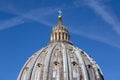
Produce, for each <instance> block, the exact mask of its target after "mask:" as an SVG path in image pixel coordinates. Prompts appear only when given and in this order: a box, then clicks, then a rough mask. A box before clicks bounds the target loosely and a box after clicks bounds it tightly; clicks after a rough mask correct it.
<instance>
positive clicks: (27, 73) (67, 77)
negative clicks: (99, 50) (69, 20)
mask: <svg viewBox="0 0 120 80" xmlns="http://www.w3.org/2000/svg"><path fill="white" fill-rule="evenodd" d="M58 19H59V22H58V25H57V26H56V27H55V28H53V31H52V34H51V41H50V44H49V45H48V46H46V47H45V48H43V49H41V50H39V51H38V52H36V53H35V54H33V55H32V56H31V57H30V58H29V59H28V61H27V62H26V64H25V65H24V67H23V68H22V70H21V72H20V74H19V77H18V80H104V78H103V74H102V72H101V70H100V68H99V66H98V65H97V64H96V62H95V61H94V60H93V59H92V58H91V57H89V56H88V54H86V53H85V52H84V51H82V50H81V49H79V48H77V47H75V46H74V45H73V44H71V43H70V41H69V39H70V36H69V33H68V30H67V28H65V27H64V26H63V24H62V20H61V19H62V16H59V17H58Z"/></svg>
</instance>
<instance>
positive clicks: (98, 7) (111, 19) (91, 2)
mask: <svg viewBox="0 0 120 80" xmlns="http://www.w3.org/2000/svg"><path fill="white" fill-rule="evenodd" d="M85 1H86V2H87V5H88V6H89V7H90V8H91V9H93V10H94V11H95V12H96V13H97V14H98V15H100V16H101V18H102V19H103V20H104V21H105V22H107V23H108V24H109V25H110V26H111V27H112V29H113V30H114V31H115V32H116V33H117V34H119V35H120V21H119V20H118V19H117V17H116V15H115V14H111V12H110V11H109V10H108V9H109V8H108V6H106V5H104V4H103V3H102V1H98V0H85Z"/></svg>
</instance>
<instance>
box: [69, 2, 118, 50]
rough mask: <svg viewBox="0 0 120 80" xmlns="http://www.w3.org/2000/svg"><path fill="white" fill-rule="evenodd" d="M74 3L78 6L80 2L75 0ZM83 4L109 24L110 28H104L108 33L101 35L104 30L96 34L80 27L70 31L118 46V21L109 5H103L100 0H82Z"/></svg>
mask: <svg viewBox="0 0 120 80" xmlns="http://www.w3.org/2000/svg"><path fill="white" fill-rule="evenodd" d="M74 5H75V6H76V7H80V5H81V2H80V1H79V0H76V1H75V2H74ZM84 6H88V7H89V8H90V9H92V10H93V11H94V12H95V13H96V14H97V15H98V16H100V17H101V18H102V19H103V20H104V21H105V22H106V23H107V24H108V25H109V27H110V28H109V29H108V30H106V32H107V33H109V35H103V34H104V32H103V33H101V34H96V33H95V32H87V33H86V32H84V31H82V30H81V29H70V30H71V33H74V34H77V35H79V36H84V37H87V38H90V39H92V40H96V41H99V42H103V43H106V44H108V45H111V46H114V47H117V48H120V42H119V40H120V39H119V35H120V22H119V20H118V18H117V16H116V15H115V14H114V13H112V10H111V9H110V8H109V6H107V5H105V4H104V3H103V2H102V0H84ZM110 10H111V11H110ZM94 27H97V26H94ZM109 30H113V31H114V32H113V33H111V32H110V31H109Z"/></svg>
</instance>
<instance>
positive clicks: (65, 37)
mask: <svg viewBox="0 0 120 80" xmlns="http://www.w3.org/2000/svg"><path fill="white" fill-rule="evenodd" d="M58 13H59V15H58V24H57V26H55V27H54V28H53V31H52V33H51V42H56V41H57V42H63V41H64V42H69V39H70V35H69V33H68V29H67V28H66V27H64V25H63V24H62V15H61V14H62V11H58Z"/></svg>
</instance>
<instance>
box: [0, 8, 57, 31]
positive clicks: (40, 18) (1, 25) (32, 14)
mask: <svg viewBox="0 0 120 80" xmlns="http://www.w3.org/2000/svg"><path fill="white" fill-rule="evenodd" d="M2 11H4V9H2ZM56 11H57V8H54V9H53V8H52V7H47V8H38V9H34V10H31V11H29V12H26V13H23V12H19V11H18V10H15V9H14V8H13V9H11V8H10V9H7V10H6V9H5V12H7V13H11V14H15V15H17V17H14V18H12V19H8V20H5V21H1V22H0V30H3V29H7V28H9V27H14V26H16V25H19V24H22V23H24V22H26V21H27V19H29V20H33V21H36V22H39V23H41V24H44V25H47V26H52V25H53V24H52V23H50V22H49V21H47V20H45V19H44V17H45V16H47V15H50V14H53V13H55V12H56Z"/></svg>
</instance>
